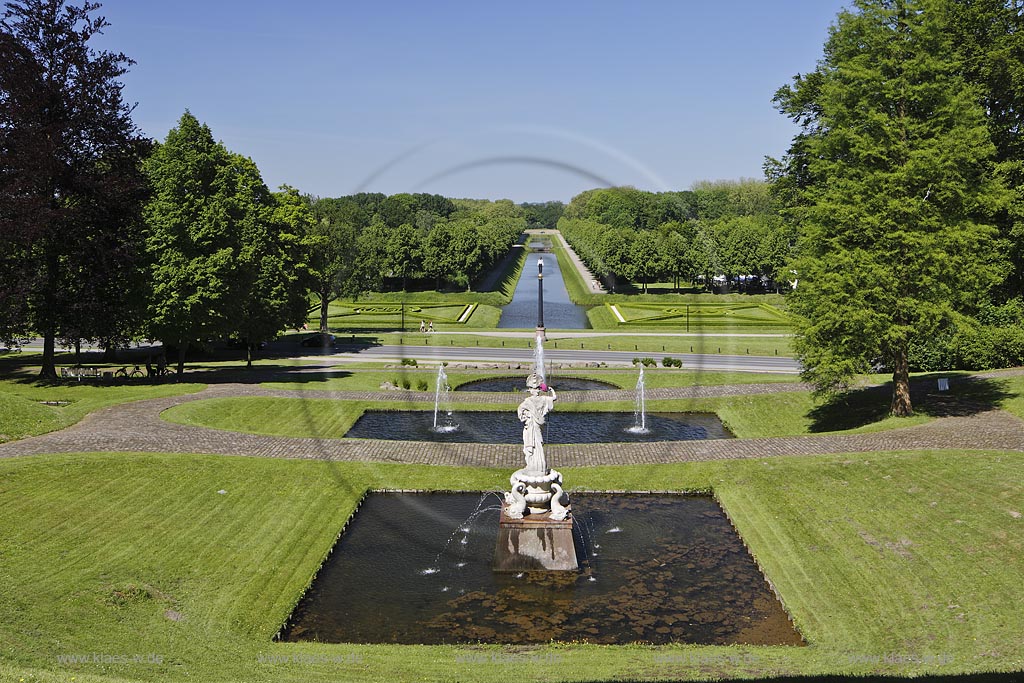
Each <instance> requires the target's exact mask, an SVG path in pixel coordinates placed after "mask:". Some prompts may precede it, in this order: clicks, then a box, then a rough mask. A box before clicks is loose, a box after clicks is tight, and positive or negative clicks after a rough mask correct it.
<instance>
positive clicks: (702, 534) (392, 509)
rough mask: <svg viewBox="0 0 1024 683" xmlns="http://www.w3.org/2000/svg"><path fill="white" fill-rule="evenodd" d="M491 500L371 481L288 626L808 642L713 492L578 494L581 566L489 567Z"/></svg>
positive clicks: (451, 637) (465, 635)
mask: <svg viewBox="0 0 1024 683" xmlns="http://www.w3.org/2000/svg"><path fill="white" fill-rule="evenodd" d="M498 503H499V499H498V497H497V496H496V495H495V494H486V495H484V496H481V495H480V494H372V495H370V496H369V497H368V498H367V499H366V501H365V502H364V504H363V507H362V508H361V509H360V510H359V512H358V513H357V514H356V516H355V518H354V519H353V521H352V523H351V524H350V525H349V528H348V529H347V530H346V532H345V533H344V535H343V536H342V538H341V540H340V541H339V542H338V544H337V546H336V547H335V549H334V552H333V554H332V555H331V556H330V558H329V559H328V560H327V562H326V563H325V564H324V566H323V568H322V569H321V571H320V573H319V575H318V576H317V578H316V580H315V581H314V582H313V585H312V586H311V587H310V589H309V590H308V591H307V593H306V595H305V596H304V597H303V598H302V600H301V602H300V603H299V605H298V607H297V608H296V610H295V612H294V613H293V614H292V617H291V619H290V620H289V627H288V628H287V629H286V630H285V632H284V635H283V639H284V640H289V641H302V640H316V641H320V642H329V643H404V644H413V643H424V644H443V643H469V642H488V643H547V642H550V641H552V640H555V641H578V640H583V639H586V640H587V641H589V642H591V643H603V644H624V643H633V642H643V643H652V644H663V643H672V642H683V643H703V644H714V645H726V644H754V645H800V644H802V640H801V638H800V636H799V634H798V633H797V632H796V631H795V630H794V629H793V627H792V625H791V624H790V622H789V620H788V619H787V617H786V614H785V612H784V611H783V609H782V607H781V606H780V605H779V603H778V601H777V600H776V599H775V596H774V595H773V593H772V592H771V590H770V588H769V587H768V585H767V583H766V581H765V579H764V577H763V576H762V574H761V573H760V571H759V570H758V568H757V566H756V565H755V563H754V561H753V559H752V558H751V557H750V555H749V553H748V552H747V551H746V549H745V548H744V546H743V543H742V542H741V540H740V538H739V536H737V534H736V532H735V531H734V529H733V528H732V525H731V524H730V523H729V521H728V519H726V517H725V515H724V513H723V512H722V510H721V508H720V507H719V506H718V504H717V503H716V502H715V501H714V500H713V499H711V498H709V497H703V496H681V495H636V494H626V495H615V496H613V495H606V494H576V495H575V496H573V514H574V516H575V518H576V529H575V531H574V533H575V535H576V544H577V554H578V556H579V557H580V558H581V559H582V567H581V569H580V571H578V572H525V573H522V574H518V575H516V574H497V573H495V572H493V571H491V561H492V558H493V555H494V545H495V541H496V536H497V527H498V512H497V505H498ZM481 510H482V512H481ZM584 558H585V559H584Z"/></svg>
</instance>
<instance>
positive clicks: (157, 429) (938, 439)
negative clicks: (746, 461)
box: [0, 383, 1024, 467]
mask: <svg viewBox="0 0 1024 683" xmlns="http://www.w3.org/2000/svg"><path fill="white" fill-rule="evenodd" d="M804 388H805V387H802V386H801V385H799V384H745V385H737V386H717V387H713V386H707V387H684V388H672V389H652V390H650V394H649V396H650V398H688V397H706V396H730V395H745V394H755V393H757V394H765V393H781V392H786V391H800V390H803V389H804ZM632 395H633V394H632V392H629V391H607V392H598V391H589V392H564V393H562V394H559V399H560V400H564V401H565V402H582V401H584V400H586V401H588V402H591V401H596V400H610V399H626V400H631V399H632ZM235 396H280V397H293V398H294V397H305V398H332V399H342V398H344V399H354V400H363V401H370V400H372V401H394V402H395V403H396V407H399V406H401V405H403V404H405V405H409V404H413V403H418V404H420V405H422V404H424V403H429V402H432V401H433V396H432V395H431V394H429V393H427V392H375V391H359V392H357V391H344V392H342V391H286V390H280V389H269V388H265V387H262V386H259V385H255V384H231V383H228V384H216V385H211V386H210V387H208V388H207V389H205V390H204V391H201V392H198V393H195V394H189V395H185V396H174V397H169V398H159V399H151V400H146V401H137V402H134V403H126V404H122V405H118V406H112V407H110V408H106V409H103V410H100V411H97V412H95V413H92V414H90V415H88V416H86V417H85V418H84V419H83V420H82V421H81V422H79V423H77V424H75V425H72V426H70V427H68V428H66V429H63V430H61V431H58V432H52V433H50V434H44V435H42V436H37V437H32V438H28V439H23V440H20V441H13V442H10V443H6V444H0V457H13V456H23V455H33V454H42V453H61V452H87V451H147V452H170V453H212V454H222V455H240V456H258V457H276V458H298V459H319V460H347V461H377V462H395V463H423V464H433V465H470V466H498V467H515V466H518V465H519V461H520V460H521V458H522V453H521V447H519V446H517V445H495V444H468V443H467V444H439V443H423V442H408V441H384V440H361V439H314V438H286V437H273V436H261V435H256V434H243V433H239V432H229V431H220V430H213V429H206V428H202V427H191V426H185V425H178V424H173V423H170V422H165V421H164V420H162V419H161V418H160V413H161V412H162V411H163V410H166V409H167V408H170V407H172V406H175V405H179V404H181V403H186V402H189V401H195V400H203V399H210V398H221V397H235ZM459 400H460V401H466V402H495V401H497V402H505V403H509V405H510V409H511V407H512V405H513V404H514V403H515V402H516V401H517V400H518V396H517V395H515V394H486V393H475V394H470V393H467V394H465V395H460V396H459ZM919 449H964V450H971V449H999V450H1013V451H1024V421H1021V420H1020V419H1018V418H1017V417H1015V416H1013V415H1011V414H1010V413H1007V412H1005V411H1002V410H982V411H980V412H977V413H974V414H970V415H964V416H957V417H943V418H937V419H935V420H932V421H931V422H929V423H926V424H923V425H917V426H914V427H907V428H903V429H894V430H889V431H884V432H876V433H870V434H840V435H835V434H823V435H815V436H799V437H778V438H757V439H718V440H708V441H679V442H655V443H630V444H622V443H619V444H596V445H593V444H591V445H580V446H573V445H554V446H550V447H549V449H548V450H549V454H550V458H551V461H552V462H554V463H557V464H558V466H559V467H581V466H588V465H625V464H641V463H667V462H687V461H706V460H728V459H735V458H769V457H772V456H780V455H814V454H822V453H855V452H870V451H899V450H919Z"/></svg>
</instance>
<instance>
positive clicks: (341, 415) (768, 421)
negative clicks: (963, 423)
mask: <svg viewBox="0 0 1024 683" xmlns="http://www.w3.org/2000/svg"><path fill="white" fill-rule="evenodd" d="M511 407H512V406H511V404H458V403H456V404H455V405H454V408H455V411H456V413H458V412H460V411H470V410H504V411H509V410H511ZM814 407H815V404H814V403H813V401H812V400H811V397H810V394H808V393H807V392H787V393H783V394H774V395H772V394H766V395H753V396H733V397H725V398H702V399H673V400H657V401H655V400H651V401H648V402H647V410H648V412H652V413H653V412H676V411H683V412H714V413H717V414H718V415H719V417H721V418H722V421H723V422H724V423H725V425H726V426H727V427H729V429H731V430H732V432H733V433H734V434H735V435H736V436H738V437H740V438H754V437H766V436H799V435H804V434H810V433H816V432H820V431H824V429H825V428H824V427H821V428H819V427H817V426H816V425H817V423H816V422H815V420H814V418H813V417H812V416H811V414H810V413H811V411H812V409H813V408H814ZM633 408H634V405H633V402H632V401H607V402H602V403H599V404H595V403H560V404H559V405H558V410H559V412H574V411H583V412H589V411H593V410H613V411H616V410H617V411H626V412H632V411H633ZM373 409H378V410H431V409H433V406H432V404H430V403H429V402H427V401H417V402H412V401H409V402H407V403H406V402H398V403H396V402H393V401H390V402H378V403H374V402H369V401H346V400H332V399H317V398H306V397H302V398H270V397H240V398H215V399H206V400H200V401H189V402H188V403H183V404H181V405H178V406H174V407H173V408H170V409H168V410H166V411H164V412H163V413H162V414H161V417H163V418H164V419H165V420H168V421H169V422H176V423H179V424H186V425H192V426H201V427H209V428H212V429H223V430H228V431H237V432H249V433H253V434H267V435H270V436H288V437H300V438H302V437H313V438H341V437H343V436H344V435H345V432H346V431H348V429H349V428H350V427H351V426H352V424H354V423H355V421H356V420H357V419H358V418H359V416H360V415H361V414H362V412H363V410H373ZM929 419H930V418H929V416H928V415H927V414H921V415H916V416H914V417H910V418H888V417H884V416H874V415H870V414H869V415H866V416H865V417H864V419H863V420H860V421H856V422H854V423H852V424H849V425H844V427H846V428H845V429H844V430H843V431H844V432H845V433H853V432H866V431H879V430H884V429H895V428H898V427H909V426H911V425H915V424H921V423H923V422H926V421H928V420H929Z"/></svg>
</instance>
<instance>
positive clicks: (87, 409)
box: [0, 379, 206, 442]
mask: <svg viewBox="0 0 1024 683" xmlns="http://www.w3.org/2000/svg"><path fill="white" fill-rule="evenodd" d="M205 386H206V385H204V384H173V383H171V384H124V385H106V384H93V383H90V382H63V383H40V382H35V381H31V380H28V379H25V380H16V379H7V380H3V381H0V442H3V441H10V440H12V439H20V438H23V437H26V436H33V435H36V434H43V433H46V432H52V431H54V430H56V429H62V428H64V427H67V426H68V425H71V424H74V423H76V422H78V421H79V420H81V419H82V418H83V417H85V416H86V415H87V414H89V413H91V412H93V411H95V410H99V409H100V408H106V407H107V406H112V405H116V404H119V403H127V402H129V401H139V400H142V399H147V398H160V397H163V396H178V395H180V394H190V393H193V392H196V391H200V390H202V389H203V388H204V387H205ZM40 401H61V402H63V401H69V402H70V403H69V404H68V405H61V406H48V405H43V404H42V403H40Z"/></svg>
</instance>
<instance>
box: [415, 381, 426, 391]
mask: <svg viewBox="0 0 1024 683" xmlns="http://www.w3.org/2000/svg"><path fill="white" fill-rule="evenodd" d="M416 388H417V389H418V390H420V391H426V390H427V388H428V386H427V380H425V379H421V380H420V381H418V382H416Z"/></svg>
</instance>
